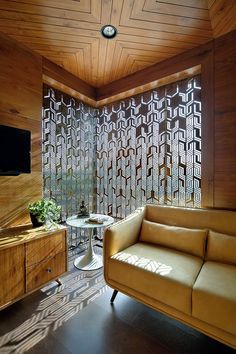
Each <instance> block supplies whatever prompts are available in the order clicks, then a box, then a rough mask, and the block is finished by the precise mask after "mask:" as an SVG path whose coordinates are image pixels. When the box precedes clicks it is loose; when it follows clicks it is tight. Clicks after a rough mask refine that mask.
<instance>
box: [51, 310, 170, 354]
mask: <svg viewBox="0 0 236 354" xmlns="http://www.w3.org/2000/svg"><path fill="white" fill-rule="evenodd" d="M54 336H55V337H56V338H58V340H60V341H62V343H63V344H64V346H65V347H66V348H68V350H70V351H71V352H72V353H75V354H76V353H79V354H106V353H108V354H113V353H114V354H123V353H135V354H153V353H157V354H171V352H170V351H168V350H167V349H166V348H164V347H163V346H162V345H161V344H160V343H158V342H157V341H156V340H155V339H154V338H151V337H149V336H147V335H146V334H145V333H143V332H141V331H140V330H138V329H136V328H133V327H132V326H130V325H129V324H127V323H126V322H124V321H121V320H119V319H118V318H117V317H116V315H115V314H114V313H112V312H110V313H109V312H107V311H102V308H101V307H100V306H99V305H97V304H95V303H93V304H90V305H89V306H88V307H86V308H85V309H84V310H83V311H82V312H80V314H79V315H78V316H76V317H74V318H72V319H71V320H70V321H68V322H67V323H66V324H65V325H64V326H63V327H61V328H59V329H58V330H57V331H56V332H55V333H54Z"/></svg>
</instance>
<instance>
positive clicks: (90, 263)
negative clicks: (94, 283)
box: [74, 253, 103, 270]
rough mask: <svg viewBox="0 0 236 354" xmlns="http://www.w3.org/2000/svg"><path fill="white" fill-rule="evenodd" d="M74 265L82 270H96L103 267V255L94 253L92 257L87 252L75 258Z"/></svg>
mask: <svg viewBox="0 0 236 354" xmlns="http://www.w3.org/2000/svg"><path fill="white" fill-rule="evenodd" d="M74 266H75V267H76V268H78V269H82V270H95V269H99V268H102V266H103V262H102V256H100V255H98V254H94V253H93V254H92V257H90V256H89V254H88V253H87V254H86V255H85V256H80V257H78V258H76V259H75V261H74Z"/></svg>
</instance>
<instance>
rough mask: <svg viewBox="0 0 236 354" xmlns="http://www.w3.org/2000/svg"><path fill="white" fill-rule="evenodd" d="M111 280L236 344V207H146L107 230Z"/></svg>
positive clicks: (107, 266)
mask: <svg viewBox="0 0 236 354" xmlns="http://www.w3.org/2000/svg"><path fill="white" fill-rule="evenodd" d="M104 275H105V280H106V282H107V284H108V285H110V286H111V287H112V288H113V289H115V290H116V291H115V293H114V296H113V299H112V301H113V300H114V297H115V295H116V293H117V291H121V292H123V293H124V294H127V295H129V296H132V297H133V298H135V299H137V300H139V301H141V302H143V303H144V304H146V305H148V306H150V307H152V308H153V309H156V310H158V311H161V312H163V313H165V314H166V315H168V316H171V317H173V318H175V319H177V320H179V321H182V322H183V323H185V324H187V325H190V326H192V327H194V328H196V329H197V330H199V331H201V332H203V333H205V334H207V335H209V336H211V337H213V338H215V339H217V340H219V341H221V342H223V343H225V344H227V345H229V346H231V347H233V348H236V212H233V211H224V210H211V209H189V208H176V207H168V206H158V205H147V206H146V207H144V208H140V209H137V210H136V211H135V212H134V213H133V214H131V215H130V216H129V217H127V218H126V219H124V220H122V221H119V222H117V223H115V224H113V225H112V226H110V227H109V228H108V229H107V230H106V231H105V235H104Z"/></svg>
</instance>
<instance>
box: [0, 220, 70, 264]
mask: <svg viewBox="0 0 236 354" xmlns="http://www.w3.org/2000/svg"><path fill="white" fill-rule="evenodd" d="M66 230H67V229H66V227H64V226H61V225H60V228H59V229H56V230H47V229H46V228H45V226H40V227H34V228H33V227H32V225H31V224H27V225H20V226H15V227H10V228H3V229H0V250H2V249H5V248H9V247H14V246H17V245H22V244H27V243H29V242H34V241H36V240H38V239H42V238H44V237H46V239H47V237H48V236H52V235H55V234H56V235H58V234H59V235H60V236H59V238H60V240H61V237H62V235H64V239H65V238H66ZM48 239H49V238H48ZM54 242H55V241H52V245H53V244H54ZM50 244H51V243H50V241H49V245H50ZM32 247H34V246H32ZM63 247H64V246H63ZM63 249H64V248H63ZM35 257H37V255H35Z"/></svg>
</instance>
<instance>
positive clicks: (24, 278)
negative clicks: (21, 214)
mask: <svg viewBox="0 0 236 354" xmlns="http://www.w3.org/2000/svg"><path fill="white" fill-rule="evenodd" d="M67 262H68V259H67V233H66V228H65V227H60V229H59V230H58V229H56V230H45V227H43V226H42V227H38V228H32V226H31V225H23V226H17V227H11V228H8V229H7V228H5V229H2V230H0V282H1V287H0V309H2V308H4V307H6V306H8V305H10V304H12V303H13V302H15V301H17V300H19V299H22V298H23V297H25V296H26V295H27V294H28V293H29V292H32V291H34V290H36V289H38V288H40V286H42V285H44V284H45V283H47V282H48V281H50V280H54V279H56V278H57V277H58V276H59V275H61V274H63V273H64V272H66V271H67V268H68V264H67Z"/></svg>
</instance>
